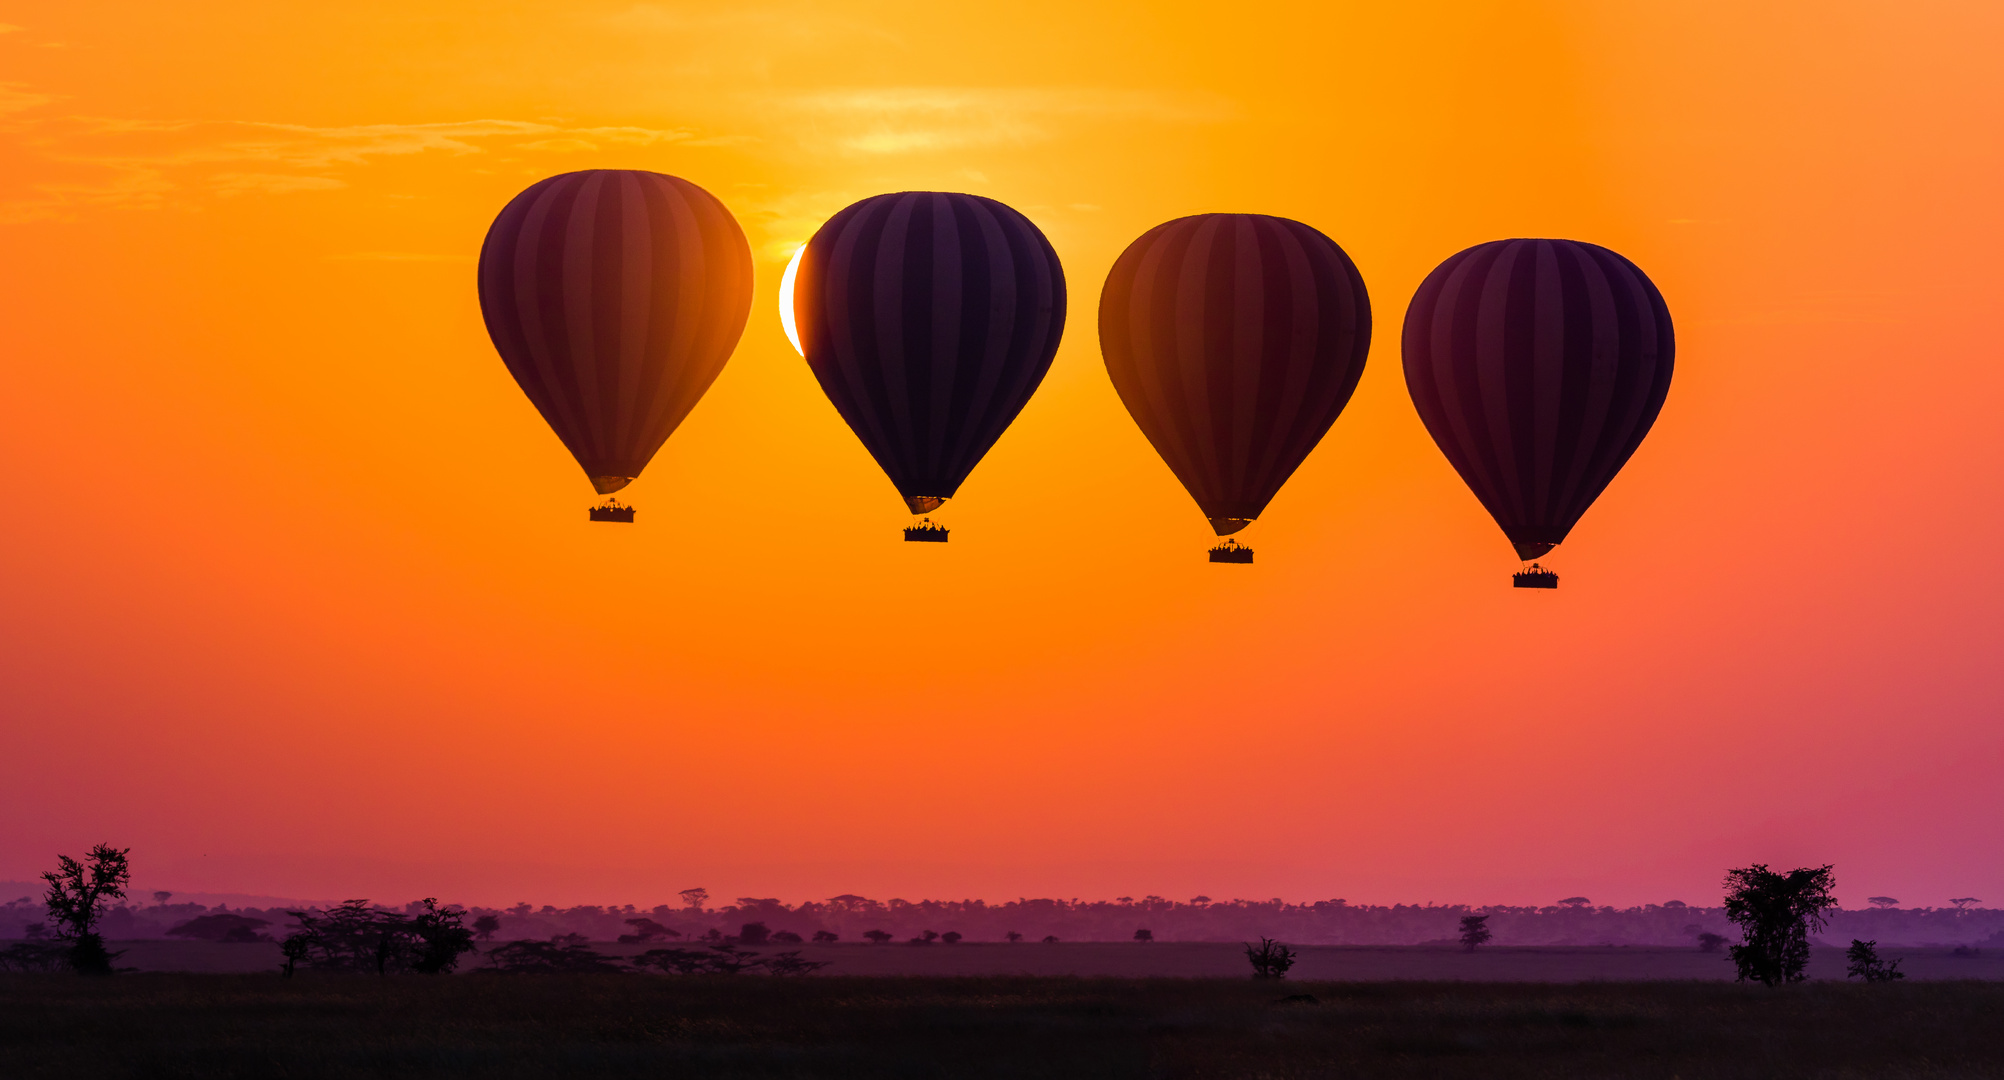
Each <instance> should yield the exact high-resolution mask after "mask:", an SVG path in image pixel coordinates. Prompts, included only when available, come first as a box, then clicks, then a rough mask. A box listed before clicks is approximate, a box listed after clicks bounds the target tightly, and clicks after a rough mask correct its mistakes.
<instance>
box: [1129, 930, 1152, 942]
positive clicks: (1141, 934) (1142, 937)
mask: <svg viewBox="0 0 2004 1080" xmlns="http://www.w3.org/2000/svg"><path fill="white" fill-rule="evenodd" d="M1134 940H1136V941H1140V942H1144V943H1145V942H1150V941H1154V940H1155V931H1153V930H1136V931H1135V932H1134Z"/></svg>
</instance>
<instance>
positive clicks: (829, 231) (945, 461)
mask: <svg viewBox="0 0 2004 1080" xmlns="http://www.w3.org/2000/svg"><path fill="white" fill-rule="evenodd" d="M793 305H794V320H795V323H796V324H797V326H798V328H799V331H800V343H801V349H802V351H803V352H805V353H806V355H807V365H808V367H810V368H812V369H813V371H814V377H815V378H816V379H819V380H820V381H821V389H822V390H823V391H824V392H826V393H827V395H828V400H829V401H831V402H833V403H834V405H835V409H836V411H837V412H839V413H841V414H842V419H844V420H847V421H848V422H849V427H850V428H851V429H853V430H854V431H855V432H856V437H857V438H859V439H861V440H862V441H863V445H864V446H865V447H866V448H868V449H869V451H870V454H871V455H872V456H873V457H875V458H876V459H877V464H879V465H881V466H883V469H884V472H885V474H886V475H888V476H889V477H890V478H891V483H893V484H895V485H897V489H898V494H900V495H902V496H904V498H905V503H906V505H907V506H909V507H910V508H911V511H912V513H914V514H918V513H924V512H926V511H929V510H932V509H934V508H936V507H938V506H939V504H940V503H941V502H943V501H945V500H946V499H948V498H951V497H952V496H953V494H954V493H955V492H957V491H959V490H960V484H961V481H963V480H965V479H967V474H968V473H969V472H972V471H973V469H974V466H975V465H976V464H978V463H979V462H980V461H981V457H982V455H984V454H986V453H987V452H988V448H989V447H991V446H993V445H995V440H996V439H998V438H1000V437H1001V436H1002V432H1003V431H1004V429H1006V428H1008V426H1009V422H1010V421H1012V420H1014V419H1015V418H1016V414H1017V413H1019V412H1021V411H1022V409H1023V405H1024V404H1025V403H1026V402H1028V401H1029V400H1030V395H1031V394H1033V393H1035V392H1036V389H1037V385H1038V384H1039V383H1041V382H1042V381H1043V379H1044V372H1046V371H1048V370H1050V367H1051V358H1052V356H1054V355H1055V354H1056V353H1057V351H1058V338H1059V337H1060V336H1061V335H1062V334H1063V333H1064V329H1065V273H1064V268H1063V267H1062V266H1060V265H1059V264H1058V256H1057V253H1056V252H1054V251H1052V250H1051V245H1050V242H1049V241H1047V240H1045V239H1044V234H1043V233H1041V232H1039V231H1037V227H1036V226H1035V225H1032V224H1030V219H1028V218H1026V217H1024V216H1023V215H1021V214H1019V213H1017V212H1016V211H1014V210H1012V209H1010V208H1009V207H1007V206H1004V205H1003V204H1001V203H999V202H996V201H995V200H994V199H984V198H982V197H980V196H978V195H960V194H955V193H952V192H939V191H906V192H899V193H897V194H894V195H877V196H874V197H872V198H868V199H864V200H863V201H862V202H859V203H856V204H854V205H853V206H850V207H848V208H847V209H845V210H843V211H842V212H841V213H839V214H836V215H835V216H834V217H832V218H830V219H829V220H828V223H827V224H825V225H823V226H821V229H820V231H818V232H816V233H815V234H814V238H813V239H812V240H810V241H808V243H807V251H806V253H805V255H803V256H802V258H801V261H800V270H799V276H798V277H797V278H796V280H795V284H794V292H793Z"/></svg>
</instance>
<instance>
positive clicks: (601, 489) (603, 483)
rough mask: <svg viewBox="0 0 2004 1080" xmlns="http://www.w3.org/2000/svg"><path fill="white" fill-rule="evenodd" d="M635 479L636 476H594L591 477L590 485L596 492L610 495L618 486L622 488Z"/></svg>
mask: <svg viewBox="0 0 2004 1080" xmlns="http://www.w3.org/2000/svg"><path fill="white" fill-rule="evenodd" d="M635 479H637V477H632V476H594V477H592V478H591V486H592V490H594V491H596V492H598V493H599V494H600V495H610V494H612V493H613V492H615V491H618V490H619V489H620V488H623V487H625V486H626V485H628V484H631V483H633V481H634V480H635Z"/></svg>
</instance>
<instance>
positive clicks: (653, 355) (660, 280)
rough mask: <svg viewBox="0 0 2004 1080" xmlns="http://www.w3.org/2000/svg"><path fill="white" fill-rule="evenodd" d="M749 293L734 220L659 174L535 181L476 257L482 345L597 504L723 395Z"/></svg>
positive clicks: (594, 516)
mask: <svg viewBox="0 0 2004 1080" xmlns="http://www.w3.org/2000/svg"><path fill="white" fill-rule="evenodd" d="M751 293H752V266H751V248H750V246H749V245H747V244H746V243H745V234H744V230H742V229H740V228H738V223H737V219H735V218H733V217H732V216H731V212H730V211H729V210H727V209H725V208H724V204H723V203H721V202H718V201H717V198H716V196H714V195H711V194H710V193H709V192H707V191H704V190H703V189H702V188H699V187H697V186H696V185H694V184H692V183H690V182H688V181H687V180H683V179H680V178H679V177H674V176H664V175H662V174H660V173H653V172H641V171H639V170H633V169H590V170H587V171H584V172H574V173H565V174H563V175H561V176H552V177H550V178H549V179H547V180H542V181H538V182H537V183H536V184H534V185H532V186H531V187H530V188H529V189H528V190H526V191H524V192H522V193H521V194H520V195H517V196H515V198H514V199H512V200H510V201H509V203H508V205H507V206H506V207H504V208H502V210H501V214H500V216H499V217H496V218H495V219H494V224H493V226H492V227H491V228H489V229H488V230H487V242H486V243H485V244H483V245H482V246H481V248H480V311H481V314H482V315H484V316H485V317H486V319H487V333H488V336H489V337H491V338H493V339H494V348H495V349H496V350H497V351H499V352H500V354H501V359H502V361H503V362H504V363H506V364H507V365H508V372H509V374H511V375H513V376H515V381H516V382H517V383H518V384H520V385H521V387H522V392H523V393H525V394H527V395H529V401H530V402H531V403H533V404H534V405H535V406H536V411H537V412H540V413H542V414H543V419H544V420H546V421H548V422H549V425H550V427H551V429H552V430H554V431H555V432H556V433H557V438H559V439H561V440H563V443H564V446H565V447H566V448H568V449H569V450H570V452H571V455H572V456H573V457H576V458H577V461H578V464H579V465H582V466H583V467H584V471H585V475H586V476H588V477H590V478H591V483H592V487H593V488H594V489H596V490H597V491H598V493H599V494H601V495H610V494H611V493H612V492H615V491H618V490H619V489H621V488H623V487H625V486H626V485H627V484H629V483H632V482H633V480H634V478H636V477H638V476H639V475H640V471H641V470H642V469H644V468H646V467H647V462H648V461H649V460H650V459H651V458H653V456H654V452H655V451H656V450H659V449H660V448H661V444H662V443H663V442H666V441H667V439H668V436H669V435H670V434H672V433H673V432H674V431H675V428H676V427H677V426H678V425H679V424H681V422H682V419H683V417H686V416H688V415H689V410H690V409H692V408H695V406H696V402H697V400H698V399H700V398H701V397H702V396H703V392H704V391H705V390H708V389H709V387H710V383H711V382H713V381H715V380H716V377H717V373H718V372H720V371H722V370H723V367H724V362H725V361H726V360H729V359H730V356H731V350H732V349H734V348H736V347H737V343H738V336H739V335H740V334H742V333H743V332H744V328H745V319H746V317H747V316H748V315H749V314H750V313H751ZM591 520H593V521H627V522H630V521H632V520H633V508H632V507H630V506H624V505H621V504H620V503H619V502H618V501H617V500H611V501H608V502H607V503H606V504H604V505H602V506H598V507H594V508H593V509H592V511H591Z"/></svg>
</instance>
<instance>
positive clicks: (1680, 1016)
mask: <svg viewBox="0 0 2004 1080" xmlns="http://www.w3.org/2000/svg"><path fill="white" fill-rule="evenodd" d="M1301 994H1306V995H1312V996H1313V997H1314V998H1315V999H1316V1000H1315V1001H1314V1002H1313V1003H1309V1002H1302V1001H1290V1000H1287V999H1288V997H1289V996H1290V995H1301ZM0 1075H4V1076H6V1077H8V1078H9V1080H13V1078H28V1077H56V1076H61V1077H64V1078H66V1080H68V1078H76V1077H93V1078H96V1077H103V1078H117V1077H148V1078H152V1077H204V1078H207V1077H300V1078H320V1077H343V1078H346V1077H426V1078H430V1077H483V1078H486V1077H492V1078H512V1077H547V1076H592V1077H628V1076H635V1077H637V1076H647V1077H680V1076H704V1077H709V1076H720V1077H872V1078H875V1077H889V1078H902V1077H955V1078H958V1077H1018V1076H1022V1077H1113V1078H1119V1077H1249V1078H1250V1077H1261V1078H1275V1080H1278V1078H1292V1077H1350V1076H1363V1077H1377V1076H1387V1077H1445V1078H1453V1077H1504V1078H1507V1077H1652V1078H1663V1080H1668V1078H1671V1077H1679V1078H1692V1080H1695V1078H1699V1077H1749V1078H1752V1077H1762V1078H1767V1077H1846V1078H1850V1077H1859V1078H1862V1077H1875V1078H1876V1077H1928V1078H1946V1077H1978V1076H1983V1077H2004V984H1999V983H1995V982H1976V981H1970V982H1953V981H1936V982H1906V983H1896V984H1889V985H1876V986H1866V985H1861V984H1847V983H1836V982H1822V981H1819V982H1811V983H1807V984H1803V985H1799V986H1794V987H1788V988H1784V989H1778V990H1769V989H1765V988H1763V987H1758V986H1739V985H1733V984H1720V983H1710V982H1664V981H1659V982H1649V983H1574V984H1537V983H1510V984H1503V983H1472V982H1461V983H1427V982H1397V983H1365V982H1347V983H1329V982H1297V981H1294V980H1288V981H1287V982H1284V983H1271V982H1269V983H1256V982H1254V981H1252V980H1250V979H1229V980H1227V979H1138V980H1129V979H1076V978H1023V977H986V978H925V977H910V976H907V977H894V978H865V977H849V978H829V977H815V978H807V979H773V978H764V977H753V976H738V977H712V978H671V977H660V976H641V975H609V976H559V975H544V976H491V975H490V976H473V977H466V978H425V977H421V976H406V977H402V978H390V979H378V978H373V977H364V976H346V977H343V976H318V977H315V976H312V975H309V974H304V973H302V974H301V975H300V976H298V977H296V978H294V979H291V980H281V979H279V978H277V977H275V976H273V975H166V974H135V975H123V976H118V977H114V978H109V979H98V980H86V979H79V978H75V977H72V976H46V975H45V976H37V975H0Z"/></svg>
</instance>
